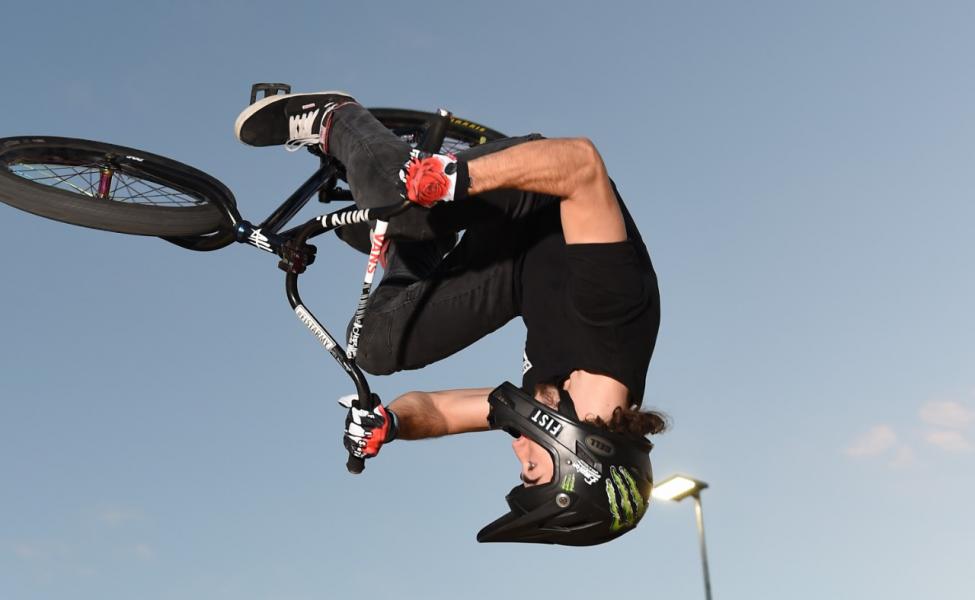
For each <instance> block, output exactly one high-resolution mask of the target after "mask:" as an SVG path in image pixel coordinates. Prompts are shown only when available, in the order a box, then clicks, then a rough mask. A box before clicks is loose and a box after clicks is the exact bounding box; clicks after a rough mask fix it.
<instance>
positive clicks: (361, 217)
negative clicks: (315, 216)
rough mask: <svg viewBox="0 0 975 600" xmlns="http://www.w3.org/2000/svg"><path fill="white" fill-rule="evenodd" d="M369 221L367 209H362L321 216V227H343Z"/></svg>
mask: <svg viewBox="0 0 975 600" xmlns="http://www.w3.org/2000/svg"><path fill="white" fill-rule="evenodd" d="M368 220H369V209H367V208H363V209H359V210H350V211H346V212H340V213H337V214H336V213H332V214H329V215H322V216H321V221H322V225H323V226H325V227H341V226H343V225H351V224H352V223H362V222H363V221H368Z"/></svg>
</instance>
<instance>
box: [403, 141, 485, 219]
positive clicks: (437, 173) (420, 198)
mask: <svg viewBox="0 0 975 600" xmlns="http://www.w3.org/2000/svg"><path fill="white" fill-rule="evenodd" d="M399 179H400V184H401V190H400V195H401V196H402V197H403V198H406V199H407V200H409V201H411V202H415V203H416V204H419V205H420V206H425V207H427V208H430V207H431V206H433V205H434V204H436V203H437V202H449V201H451V200H461V199H463V198H466V197H467V190H468V189H469V188H470V187H471V180H470V175H469V174H468V172H467V161H465V160H461V159H458V158H457V157H456V156H454V155H452V154H429V153H427V152H421V151H420V150H416V149H414V150H413V151H412V152H410V158H409V159H408V160H407V161H406V163H405V164H404V165H403V167H402V168H401V169H400V171H399Z"/></svg>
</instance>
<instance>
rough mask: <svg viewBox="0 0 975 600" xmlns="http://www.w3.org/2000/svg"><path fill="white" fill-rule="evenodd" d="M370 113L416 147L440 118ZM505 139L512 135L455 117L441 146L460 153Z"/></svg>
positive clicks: (396, 110) (380, 110) (402, 112)
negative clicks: (431, 125) (428, 128)
mask: <svg viewBox="0 0 975 600" xmlns="http://www.w3.org/2000/svg"><path fill="white" fill-rule="evenodd" d="M369 112H371V113H372V114H373V116H374V117H376V119H377V120H378V121H379V122H380V123H382V124H383V125H385V126H386V128H387V129H389V130H391V131H392V132H393V133H395V134H396V135H398V136H400V138H402V139H403V140H404V141H406V142H407V143H409V144H411V145H414V146H415V145H416V143H417V142H418V141H419V139H420V137H421V136H422V135H423V133H424V132H425V131H426V129H427V127H429V126H430V124H431V123H433V122H434V120H436V119H438V118H439V117H438V115H436V114H434V113H430V112H423V111H420V110H407V109H403V108H370V109H369ZM505 137H508V136H506V135H505V134H503V133H501V132H500V131H497V130H495V129H491V128H490V127H486V126H484V125H481V124H480V123H476V122H474V121H469V120H467V119H461V118H459V117H454V116H451V117H450V123H449V124H448V125H447V135H446V137H445V138H444V142H443V144H441V146H440V152H441V153H448V152H449V153H454V154H456V153H457V152H460V151H462V150H466V149H467V148H472V147H474V146H479V145H481V144H485V143H487V142H493V141H495V140H500V139H503V138H505Z"/></svg>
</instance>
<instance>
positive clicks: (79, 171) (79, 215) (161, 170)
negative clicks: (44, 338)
mask: <svg viewBox="0 0 975 600" xmlns="http://www.w3.org/2000/svg"><path fill="white" fill-rule="evenodd" d="M0 201H2V202H5V203H7V204H9V205H11V206H13V207H15V208H19V209H21V210H25V211H27V212H30V213H33V214H36V215H40V216H42V217H47V218H49V219H54V220H56V221H62V222H64V223H71V224H74V225H81V226H84V227H91V228H94V229H103V230H107V231H115V232H119V233H130V234H137V235H153V236H200V235H207V234H212V233H214V232H217V231H219V230H220V229H222V228H224V229H225V228H226V226H227V225H228V224H229V221H230V219H229V216H228V211H227V208H228V207H233V206H234V205H235V202H234V197H233V194H232V193H231V192H230V190H229V189H227V187H226V186H224V185H223V184H222V183H220V182H219V181H218V180H217V179H215V178H213V177H211V176H210V175H207V174H206V173H204V172H202V171H200V170H198V169H194V168H193V167H190V166H188V165H185V164H183V163H180V162H177V161H174V160H171V159H168V158H165V157H162V156H158V155H156V154H151V153H148V152H144V151H142V150H136V149H134V148H126V147H124V146H116V145H113V144H106V143H103V142H94V141H90V140H81V139H73V138H62V137H46V136H24V137H10V138H2V139H0Z"/></svg>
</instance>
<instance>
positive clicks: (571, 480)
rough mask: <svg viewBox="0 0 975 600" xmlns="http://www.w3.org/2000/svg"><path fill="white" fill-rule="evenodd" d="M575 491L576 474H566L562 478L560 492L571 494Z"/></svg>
mask: <svg viewBox="0 0 975 600" xmlns="http://www.w3.org/2000/svg"><path fill="white" fill-rule="evenodd" d="M574 489H576V474H575V473H566V475H565V477H563V478H562V491H563V492H571V491H572V490H574Z"/></svg>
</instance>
